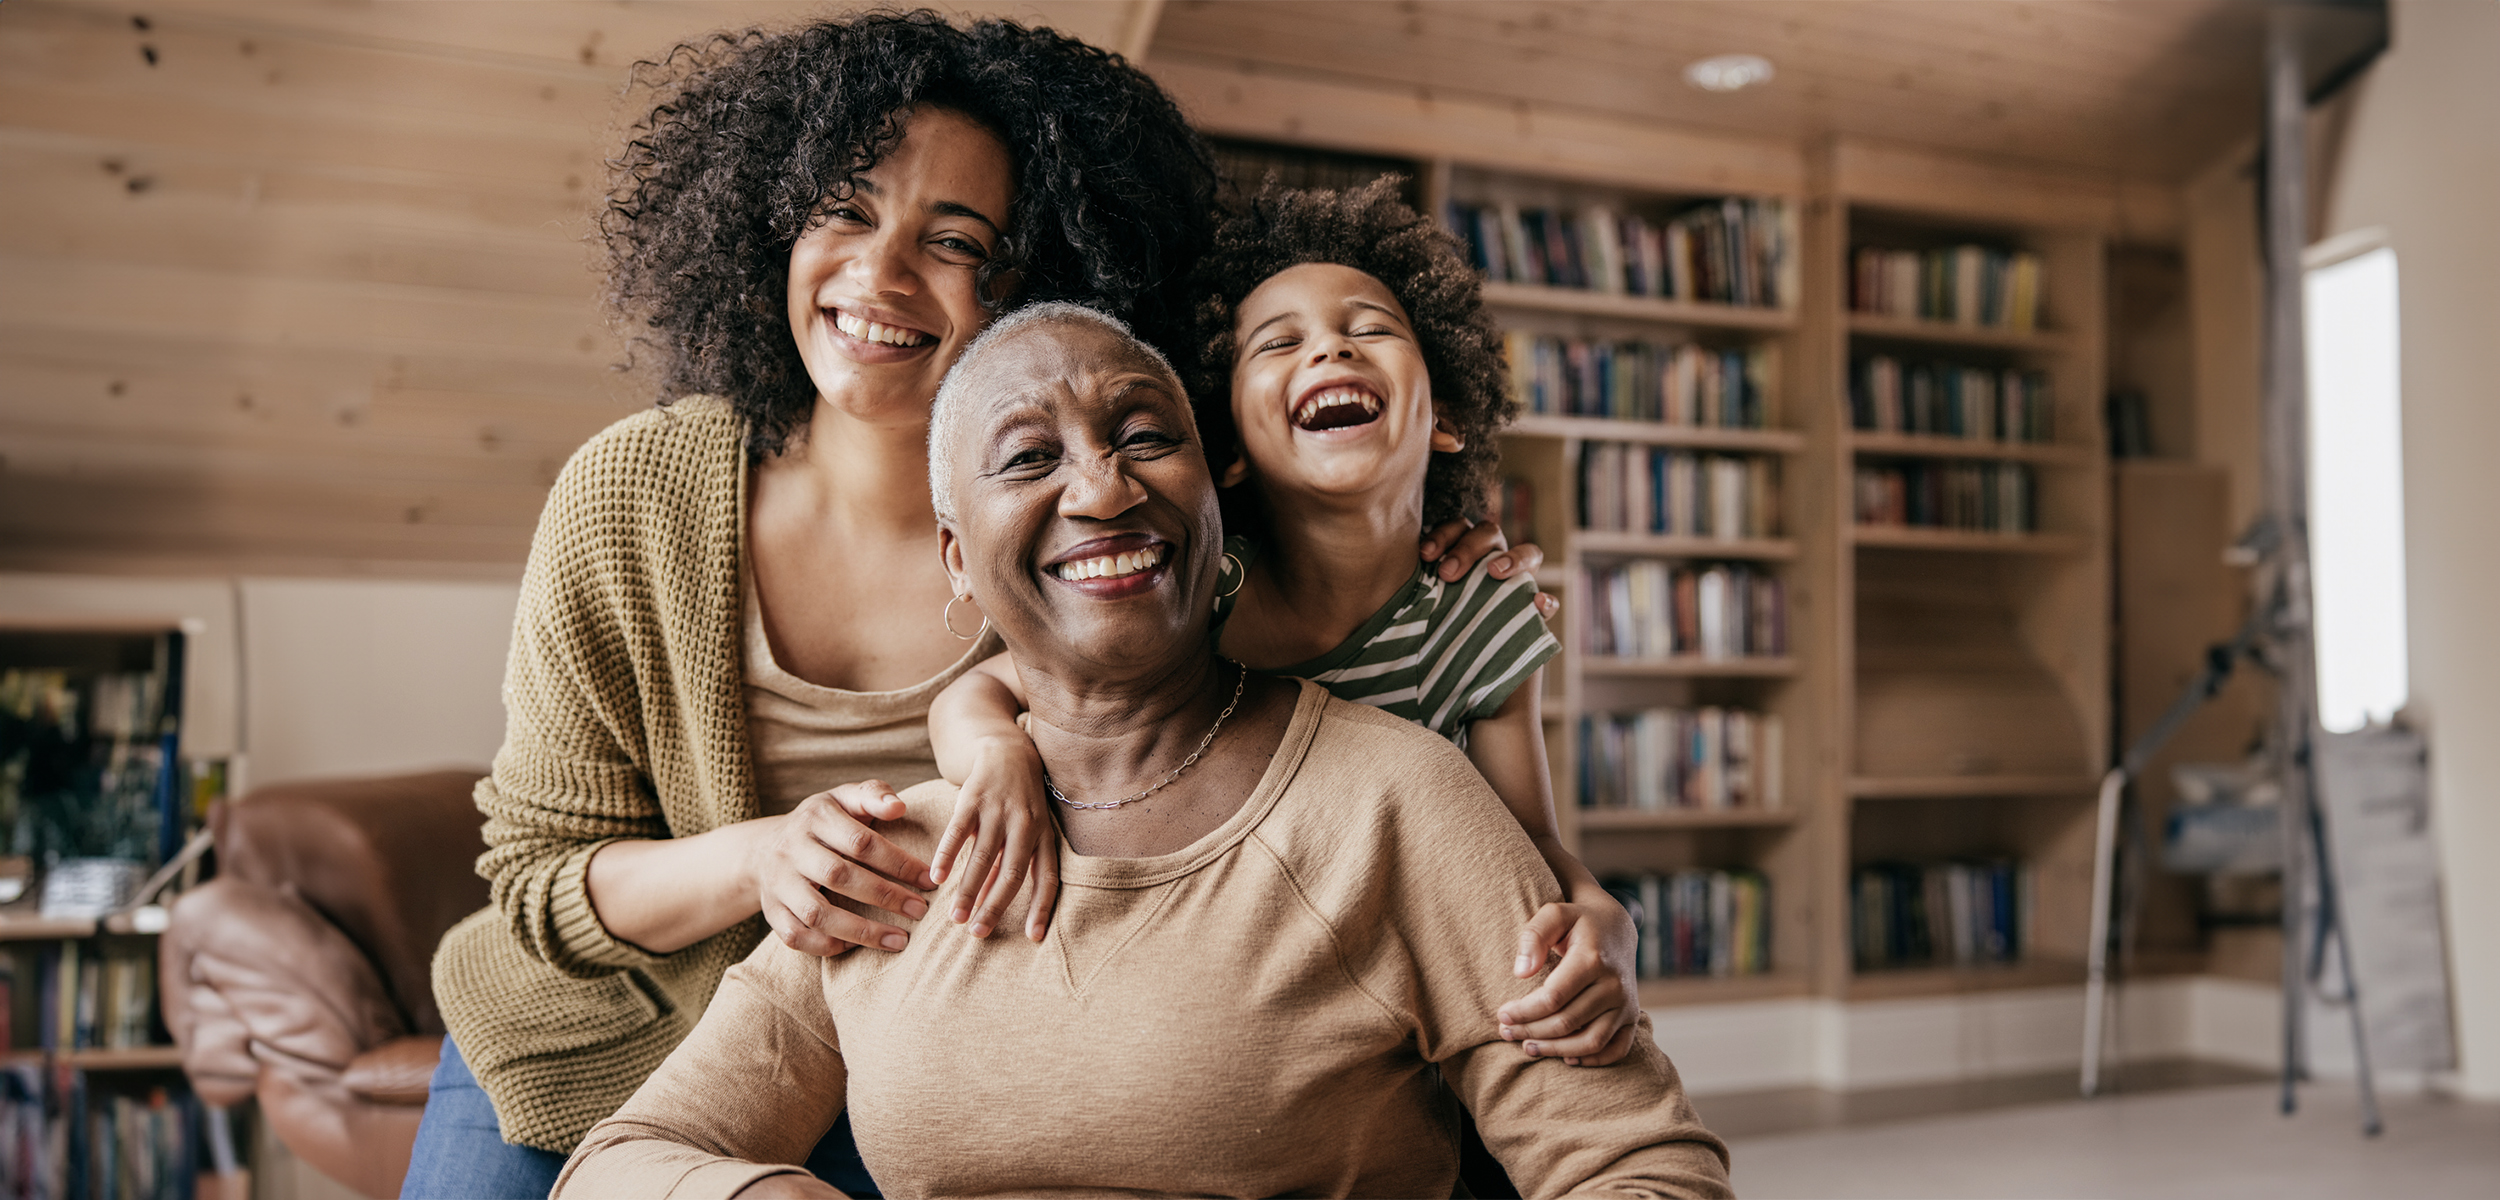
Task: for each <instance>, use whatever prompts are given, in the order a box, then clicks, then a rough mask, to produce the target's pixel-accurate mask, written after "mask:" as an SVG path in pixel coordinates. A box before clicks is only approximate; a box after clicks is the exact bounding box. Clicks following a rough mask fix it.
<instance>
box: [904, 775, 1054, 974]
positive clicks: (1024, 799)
mask: <svg viewBox="0 0 2500 1200" xmlns="http://www.w3.org/2000/svg"><path fill="white" fill-rule="evenodd" d="M967 850H969V853H966V851H967ZM959 856H960V858H961V866H962V868H963V870H962V872H961V873H962V875H963V876H964V884H963V886H960V887H957V888H956V889H955V893H954V897H953V899H952V901H951V904H950V907H949V909H948V915H949V916H951V917H952V918H953V919H954V921H955V923H956V924H958V925H961V924H963V923H964V922H966V921H970V922H971V923H972V936H974V937H980V938H985V937H988V936H989V935H990V933H991V931H992V930H995V929H996V928H998V922H999V919H1000V918H1001V916H1003V915H1004V914H1005V913H1006V911H1007V905H1008V904H1009V903H1011V902H1013V901H1014V900H1015V898H1016V893H1017V892H1018V891H1020V890H1022V888H1023V885H1024V880H1025V876H1026V875H1027V874H1030V875H1031V876H1032V879H1033V903H1032V905H1031V906H1030V907H1029V908H1028V909H1027V910H1026V913H1027V915H1026V918H1025V924H1024V932H1025V936H1027V937H1029V938H1032V939H1033V940H1034V941H1037V942H1038V941H1040V940H1042V934H1043V933H1045V932H1046V931H1048V930H1049V928H1050V913H1051V909H1052V908H1053V907H1054V906H1056V905H1057V904H1058V901H1059V826H1058V825H1057V824H1055V823H1053V822H1052V820H1051V817H1050V797H1049V794H1048V793H1046V792H1045V791H1044V790H1043V788H1042V756H1041V754H1040V753H1039V752H1037V751H1035V750H1034V749H1033V743H1032V742H1031V741H1030V740H1029V739H1027V738H1025V737H1024V736H1023V735H1022V734H1017V735H1016V736H1013V737H993V738H985V739H983V740H982V742H981V745H980V748H979V750H978V751H977V752H976V755H975V758H974V760H973V767H972V771H971V773H970V774H969V775H968V776H967V777H966V778H965V779H964V786H963V790H962V791H960V792H958V793H956V796H955V816H954V819H952V820H950V821H948V822H947V823H946V832H945V833H944V834H941V835H940V836H939V837H938V844H937V853H936V854H934V855H931V856H930V859H929V873H930V874H932V875H934V876H936V877H937V880H938V882H940V883H944V882H945V881H946V880H947V879H948V878H949V877H951V876H953V875H955V874H957V871H956V866H957V865H958V864H957V860H958V857H959Z"/></svg>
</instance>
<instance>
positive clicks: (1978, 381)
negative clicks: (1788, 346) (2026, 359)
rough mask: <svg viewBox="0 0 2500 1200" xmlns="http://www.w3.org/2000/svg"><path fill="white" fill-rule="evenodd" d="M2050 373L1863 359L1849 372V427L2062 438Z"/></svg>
mask: <svg viewBox="0 0 2500 1200" xmlns="http://www.w3.org/2000/svg"><path fill="white" fill-rule="evenodd" d="M2053 409H2054V405H2053V404H2052V402H2051V399H2050V395H2049V377H2048V375H2047V374H2045V373H2043V372H2040V371H2020V370H2010V369H2009V370H2000V369H1995V368H1989V367H1974V366H1967V365H1963V364H1958V363H1946V362H1915V361H1913V362H1903V361H1902V360H1900V359H1898V358H1894V357H1893V356H1891V355H1889V354H1876V355H1871V356H1869V357H1866V358H1862V359H1859V360H1858V361H1857V362H1856V363H1855V364H1853V365H1852V366H1851V368H1850V371H1849V424H1850V426H1851V427H1852V428H1856V429H1864V430H1868V431H1871V432H1875V433H1922V434H1930V435H1933V436H1938V437H1957V438H1971V439H1974V440H1977V441H1989V442H2046V441H2051V440H2054V439H2055V437H2056V432H2055V425H2054V422H2053V419H2052V411H2053Z"/></svg>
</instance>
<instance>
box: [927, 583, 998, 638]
mask: <svg viewBox="0 0 2500 1200" xmlns="http://www.w3.org/2000/svg"><path fill="white" fill-rule="evenodd" d="M970 599H972V593H970V592H966V593H964V594H963V595H960V596H949V597H947V598H946V607H945V609H943V610H942V611H940V612H939V614H938V617H939V619H940V620H942V621H944V622H945V623H946V632H948V633H955V606H956V605H958V604H961V603H963V602H964V601H966V600H970ZM989 631H990V618H989V614H987V613H983V614H982V615H981V627H980V628H979V629H976V630H974V631H973V632H971V633H970V634H961V633H955V640H956V641H959V642H977V641H980V640H981V635H982V634H985V633H988V632H989Z"/></svg>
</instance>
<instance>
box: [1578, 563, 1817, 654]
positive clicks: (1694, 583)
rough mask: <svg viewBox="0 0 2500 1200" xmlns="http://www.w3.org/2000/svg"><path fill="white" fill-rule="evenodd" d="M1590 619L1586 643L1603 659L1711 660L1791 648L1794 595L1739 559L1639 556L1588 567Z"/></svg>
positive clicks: (1583, 575) (1584, 579) (1583, 576)
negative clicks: (1790, 617)
mask: <svg viewBox="0 0 2500 1200" xmlns="http://www.w3.org/2000/svg"><path fill="white" fill-rule="evenodd" d="M1580 586H1581V587H1582V588H1583V589H1584V590H1583V592H1582V594H1583V595H1585V596H1587V597H1588V600H1587V604H1588V613H1587V615H1588V621H1587V623H1586V626H1585V628H1584V631H1583V633H1582V634H1581V645H1580V648H1581V650H1583V651H1584V652H1586V653H1588V654H1591V655H1596V656H1600V657H1614V658H1665V657H1669V656H1693V657H1699V658H1707V659H1732V658H1747V657H1776V656H1779V655H1782V654H1786V653H1787V652H1788V593H1787V589H1786V587H1785V586H1784V585H1783V584H1782V582H1781V581H1780V578H1779V577H1778V576H1776V575H1773V574H1770V573H1769V572H1767V571H1762V570H1759V569H1757V568H1754V567H1751V566H1748V565H1745V564H1741V563H1716V564H1669V563H1665V562H1660V561H1658V560H1655V559H1636V560H1633V561H1630V562H1623V563H1615V564H1611V565H1600V566H1592V567H1585V568H1582V570H1581V572H1580Z"/></svg>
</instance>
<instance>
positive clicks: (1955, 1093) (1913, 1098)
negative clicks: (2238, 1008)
mask: <svg viewBox="0 0 2500 1200" xmlns="http://www.w3.org/2000/svg"><path fill="white" fill-rule="evenodd" d="M2270 1078H2272V1076H2271V1075H2269V1074H2267V1073H2266V1072H2263V1071H2252V1070H2249V1069H2248V1068H2246V1067H2238V1066H2229V1065H2225V1064H2222V1063H2212V1062H2204V1061H2200V1060H2196V1059H2165V1060H2159V1061H2154V1062H2141V1063H2130V1064H2128V1065H2126V1066H2125V1067H2122V1068H2119V1069H2117V1070H2115V1071H2113V1072H2112V1073H2111V1074H2110V1077H2109V1078H2108V1079H2106V1080H2105V1081H2104V1087H2105V1094H2110V1095H2122V1096H2131V1095H2144V1094H2148V1093H2153V1092H2168V1091H2178V1090H2181V1089H2185V1088H2209V1087H2223V1086H2229V1085H2233V1084H2248V1083H2257V1082H2261V1081H2264V1080H2267V1079H2270ZM2075 1088H2076V1079H2075V1073H2074V1072H2073V1071H2057V1072H2052V1073H2048V1074H2039V1075H2008V1076H2002V1077H1999V1078H1995V1079H1970V1080H1962V1081H1959V1082H1955V1083H1931V1084H1920V1085H1917V1086H1914V1087H1893V1088H1869V1089H1867V1090H1864V1091H1850V1092H1831V1091H1824V1090H1823V1089H1821V1088H1778V1089H1775V1090H1771V1091H1761V1092H1729V1093H1725V1094H1722V1095H1716V1096H1703V1097H1701V1098H1699V1099H1697V1100H1695V1101H1694V1102H1693V1106H1694V1107H1695V1108H1697V1109H1699V1110H1701V1119H1702V1121H1703V1123H1704V1124H1707V1125H1709V1126H1710V1128H1711V1129H1712V1131H1714V1132H1716V1133H1717V1134H1718V1135H1719V1136H1721V1137H1724V1138H1729V1139H1736V1138H1753V1137H1766V1136H1771V1135H1775V1134H1787V1133H1800V1132H1805V1131H1809V1130H1818V1129H1840V1128H1846V1127H1851V1126H1860V1125H1876V1124H1882V1123H1884V1122H1888V1121H1914V1120H1918V1119H1921V1118H1925V1117H1941V1116H1950V1115H1953V1114H1956V1113H1970V1112H1984V1111H1988V1110H1991V1109H2000V1108H2010V1107H2014V1106H2017V1105H2037V1104H2052V1103H2056V1102H2059V1101H2065V1100H2073V1099H2075V1098H2076V1094H2075Z"/></svg>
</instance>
